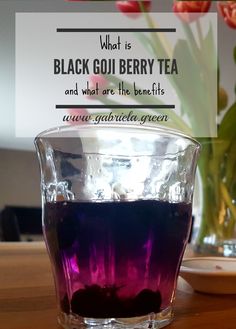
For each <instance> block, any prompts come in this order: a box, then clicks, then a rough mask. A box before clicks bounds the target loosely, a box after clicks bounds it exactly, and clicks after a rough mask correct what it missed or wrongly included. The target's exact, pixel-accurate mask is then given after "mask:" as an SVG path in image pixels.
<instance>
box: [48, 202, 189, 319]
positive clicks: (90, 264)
mask: <svg viewBox="0 0 236 329" xmlns="http://www.w3.org/2000/svg"><path fill="white" fill-rule="evenodd" d="M190 224H191V204H185V203H168V202H162V201H157V200H138V201H125V202H123V201H122V202H74V201H73V202H54V203H47V204H45V208H44V234H45V238H46V242H47V247H48V250H49V253H50V256H51V260H52V262H53V265H54V279H55V283H56V290H57V297H58V300H59V301H60V309H61V311H62V313H64V314H67V315H72V316H79V317H83V318H91V319H109V318H123V319H124V318H133V317H141V316H145V315H148V314H158V313H160V312H162V311H165V310H167V309H169V308H170V307H171V304H172V301H173V298H174V292H175V287H176V281H177V276H178V272H179V267H180V263H181V260H182V255H183V252H184V248H185V245H186V243H187V239H188V234H189V229H190Z"/></svg>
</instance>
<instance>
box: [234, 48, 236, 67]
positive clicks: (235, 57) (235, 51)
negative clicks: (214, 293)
mask: <svg viewBox="0 0 236 329" xmlns="http://www.w3.org/2000/svg"><path fill="white" fill-rule="evenodd" d="M234 62H235V64H236V46H235V47H234Z"/></svg>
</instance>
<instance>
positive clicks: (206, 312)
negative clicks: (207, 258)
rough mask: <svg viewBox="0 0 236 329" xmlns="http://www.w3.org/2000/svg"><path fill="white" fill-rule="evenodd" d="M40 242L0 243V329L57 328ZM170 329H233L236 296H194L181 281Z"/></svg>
mask: <svg viewBox="0 0 236 329" xmlns="http://www.w3.org/2000/svg"><path fill="white" fill-rule="evenodd" d="M56 316H57V309H56V300H55V293H54V286H53V280H52V276H51V269H50V263H49V259H48V256H47V253H46V249H45V246H44V244H43V243H41V242H33V243H0V329H6V328H7V329H58V328H60V327H59V326H58V325H57V320H56ZM167 328H169V329H200V328H201V329H211V328H213V329H236V295H207V294H200V293H195V292H193V291H192V289H191V288H190V287H189V286H188V285H187V284H186V283H185V282H184V281H183V280H182V279H180V280H179V282H178V289H177V294H176V300H175V319H174V321H173V323H172V324H171V325H169V326H168V327H167Z"/></svg>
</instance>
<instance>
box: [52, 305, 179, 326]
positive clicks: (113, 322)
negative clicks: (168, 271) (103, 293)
mask: <svg viewBox="0 0 236 329" xmlns="http://www.w3.org/2000/svg"><path fill="white" fill-rule="evenodd" d="M172 320H173V311H172V307H168V308H167V309H165V310H163V311H162V312H160V313H150V314H148V315H146V316H141V317H135V318H122V319H121V318H119V319H118V318H109V319H91V318H83V317H80V316H77V315H68V314H66V313H63V312H61V313H60V314H59V315H58V322H59V324H60V325H61V326H62V327H63V328H64V329H160V328H163V327H165V326H167V325H168V324H169V323H171V321H172Z"/></svg>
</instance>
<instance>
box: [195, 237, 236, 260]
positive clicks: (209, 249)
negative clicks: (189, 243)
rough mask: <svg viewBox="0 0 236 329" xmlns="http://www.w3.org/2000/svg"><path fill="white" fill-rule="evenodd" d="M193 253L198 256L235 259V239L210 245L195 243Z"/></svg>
mask: <svg viewBox="0 0 236 329" xmlns="http://www.w3.org/2000/svg"><path fill="white" fill-rule="evenodd" d="M194 251H195V252H196V253H198V254H204V255H212V256H221V257H236V239H233V240H224V241H218V242H216V243H214V244H211V243H201V244H200V243H199V244H198V243H196V244H195V245H194Z"/></svg>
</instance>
